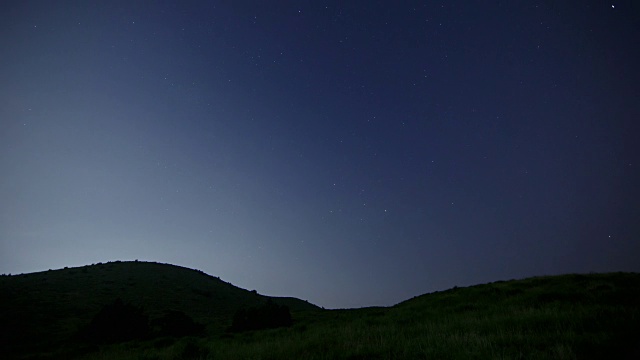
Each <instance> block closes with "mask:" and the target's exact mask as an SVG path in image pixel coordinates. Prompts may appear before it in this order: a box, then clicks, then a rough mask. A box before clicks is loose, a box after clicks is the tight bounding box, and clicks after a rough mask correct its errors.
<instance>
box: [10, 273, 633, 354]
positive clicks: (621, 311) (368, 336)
mask: <svg viewBox="0 0 640 360" xmlns="http://www.w3.org/2000/svg"><path fill="white" fill-rule="evenodd" d="M116 296H118V297H121V298H122V299H124V300H125V301H129V302H132V303H134V304H138V305H142V306H144V308H145V311H146V312H147V313H149V314H151V315H152V317H153V316H157V315H158V314H159V313H160V312H162V311H163V310H164V309H167V308H171V309H176V310H181V311H183V312H185V313H187V314H188V315H190V316H192V317H193V318H194V319H195V320H196V321H199V322H202V323H206V324H207V325H208V330H209V331H208V335H207V336H206V337H203V338H191V337H188V338H182V339H173V340H170V341H166V340H165V339H158V340H149V341H140V342H138V341H136V342H129V343H122V344H115V345H106V346H101V347H99V348H93V349H88V351H85V352H77V351H76V350H77V346H78V344H77V343H76V344H74V343H73V342H68V344H67V345H65V342H64V341H62V340H64V339H65V337H67V336H68V335H69V334H72V333H73V331H75V330H76V329H77V328H78V326H79V325H81V324H83V323H84V322H86V321H88V319H89V318H90V316H91V315H93V314H94V313H95V312H96V311H97V310H98V309H99V308H100V306H101V304H103V303H104V302H106V301H111V300H112V299H113V298H114V297H116ZM263 301H265V297H262V296H260V295H258V294H255V293H252V292H250V291H247V290H243V289H239V288H237V287H235V286H233V285H231V284H228V283H225V282H223V281H221V280H219V279H217V278H215V277H211V276H208V275H206V274H203V273H201V272H198V271H195V270H190V269H185V268H181V267H176V266H171V265H163V264H154V263H131V262H129V263H110V264H101V265H95V266H87V267H82V268H73V269H65V270H57V271H49V272H43V273H36V274H27V275H19V276H11V277H3V278H0V305H1V308H0V309H1V310H0V321H1V322H0V324H2V327H1V328H2V329H3V333H2V334H0V336H2V339H9V340H10V341H16V342H18V343H20V341H21V339H23V338H21V337H22V336H27V337H25V338H24V339H27V340H26V341H27V342H26V344H27V345H29V346H30V347H29V348H28V349H27V348H23V349H18V350H20V352H19V353H15V356H14V357H21V358H23V355H25V354H27V355H28V354H29V353H31V354H36V353H38V352H39V353H40V355H42V354H45V355H46V354H49V355H51V356H50V357H48V358H78V359H82V360H93V359H131V360H133V359H157V360H178V359H469V358H474V359H613V358H615V359H637V358H640V346H639V344H640V342H639V341H640V335H638V334H640V274H636V273H610V274H588V275H578V274H572V275H560V276H545V277H534V278H529V279H523V280H511V281H498V282H494V283H490V284H482V285H476V286H470V287H465V288H453V289H450V290H447V291H441V292H435V293H431V294H425V295H421V296H417V297H414V298H413V299H409V300H407V301H404V302H402V303H400V304H397V305H395V306H392V307H372V308H362V309H342V310H320V309H318V308H317V307H315V306H314V305H311V304H309V303H307V302H304V301H302V300H298V299H293V298H285V299H276V301H279V302H280V303H282V302H286V305H288V306H289V307H291V308H292V314H293V315H294V319H295V320H296V321H295V323H294V325H293V326H292V327H288V328H277V329H268V330H260V331H252V332H245V333H236V334H228V333H222V330H223V328H224V327H226V326H228V324H229V322H230V319H231V316H232V315H233V312H234V311H235V309H237V308H238V307H239V306H241V305H243V304H246V305H253V304H258V303H261V302H263ZM7 325H9V326H7ZM15 329H17V330H15ZM7 330H9V331H8V332H7ZM11 330H13V332H11ZM11 339H13V340H11ZM43 339H49V340H43ZM23 343H24V341H23ZM36 345H39V348H40V349H41V350H40V351H33V346H36ZM53 345H55V346H53ZM65 346H68V348H65ZM74 346H75V348H74ZM69 349H71V350H69ZM27 350H28V351H27ZM5 354H6V353H3V354H2V355H5ZM2 358H7V357H6V356H2Z"/></svg>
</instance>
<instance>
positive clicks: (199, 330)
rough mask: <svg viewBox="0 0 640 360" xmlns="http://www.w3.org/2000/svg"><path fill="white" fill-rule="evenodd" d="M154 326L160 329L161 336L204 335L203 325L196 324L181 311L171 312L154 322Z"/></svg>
mask: <svg viewBox="0 0 640 360" xmlns="http://www.w3.org/2000/svg"><path fill="white" fill-rule="evenodd" d="M154 325H156V326H158V327H159V328H160V335H161V336H174V337H181V336H189V335H202V334H204V325H202V324H198V323H196V322H195V321H193V319H192V318H191V317H189V315H187V314H185V313H183V312H182V311H177V310H171V311H167V312H165V314H164V315H163V316H162V317H161V318H159V319H157V320H155V321H154Z"/></svg>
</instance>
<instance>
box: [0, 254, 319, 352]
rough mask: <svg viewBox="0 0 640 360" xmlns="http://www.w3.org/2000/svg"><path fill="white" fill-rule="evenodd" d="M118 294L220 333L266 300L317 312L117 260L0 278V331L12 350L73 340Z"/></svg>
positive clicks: (178, 271) (168, 268) (199, 277)
mask: <svg viewBox="0 0 640 360" xmlns="http://www.w3.org/2000/svg"><path fill="white" fill-rule="evenodd" d="M116 299H121V300H122V301H123V302H125V303H127V304H131V305H133V306H136V307H140V308H141V309H143V310H144V312H145V314H147V315H148V316H149V318H150V319H151V321H154V320H158V319H161V318H162V317H163V316H166V313H167V312H168V311H172V312H180V313H183V314H186V315H187V316H189V317H190V318H193V319H196V320H197V321H198V322H199V323H201V324H204V325H206V329H207V333H208V334H219V333H222V332H223V331H224V330H225V329H226V328H227V327H229V326H230V325H231V323H232V320H233V315H234V313H235V312H237V311H238V310H239V309H242V308H248V307H256V306H260V305H262V304H264V303H266V302H267V300H270V301H272V302H273V303H275V304H278V305H283V306H287V307H288V308H289V309H290V310H291V312H292V313H293V314H296V313H300V312H305V311H313V310H318V309H319V308H318V307H317V306H316V305H313V304H311V303H309V302H306V301H303V300H300V299H296V298H290V297H269V296H264V295H261V294H258V293H257V292H255V291H249V290H245V289H241V288H239V287H236V286H234V285H232V284H230V283H227V282H225V281H223V280H221V279H220V278H218V277H214V276H210V275H207V274H205V273H204V272H202V271H199V270H193V269H188V268H185V267H180V266H176V265H169V264H161V263H154V262H142V261H122V262H121V261H116V262H108V263H99V264H95V265H87V266H82V267H75V268H64V269H59V270H49V271H43V272H37V273H30V274H21V275H13V276H3V277H0V336H1V337H2V339H3V341H6V344H9V346H10V347H14V348H15V349H14V350H15V351H21V350H24V349H23V347H24V348H28V349H29V350H32V349H34V348H47V347H48V346H50V345H51V344H56V343H59V342H62V341H65V340H67V339H70V338H73V337H74V336H75V334H77V332H78V329H81V328H82V327H83V326H85V325H86V324H88V323H89V322H90V321H91V319H92V317H93V316H95V315H96V314H97V313H98V312H99V311H100V310H101V309H102V308H103V307H104V306H105V305H107V304H109V303H112V302H113V301H115V300H116Z"/></svg>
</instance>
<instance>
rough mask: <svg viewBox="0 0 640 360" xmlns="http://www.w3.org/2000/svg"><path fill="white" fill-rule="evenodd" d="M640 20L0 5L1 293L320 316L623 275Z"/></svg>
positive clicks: (566, 9) (297, 8)
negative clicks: (178, 273)
mask: <svg viewBox="0 0 640 360" xmlns="http://www.w3.org/2000/svg"><path fill="white" fill-rule="evenodd" d="M639 9H640V7H639V5H637V4H634V2H633V1H621V2H616V3H615V4H611V3H608V2H602V1H586V2H581V3H580V4H577V5H576V4H564V3H562V4H556V3H552V2H545V1H542V2H524V3H511V2H507V3H504V2H485V1H446V2H435V1H434V2H431V1H429V2H424V1H400V2H391V1H378V2H368V1H367V2H365V1H352V2H347V3H344V2H338V1H313V2H294V1H281V2H277V3H271V2H263V1H244V2H241V1H210V2H209V1H179V2H178V1H175V2H174V1H167V2H163V3H162V4H156V3H155V2H147V1H140V2H133V3H132V2H129V1H109V2H86V1H61V2H56V3H52V2H47V1H32V2H31V1H30V2H24V1H5V2H3V3H2V5H0V33H1V34H3V35H2V36H0V53H1V54H3V56H2V59H0V78H1V79H2V81H1V82H0V171H1V173H2V177H1V178H0V273H14V274H16V273H26V272H34V271H42V270H47V269H49V268H52V269H55V268H62V267H65V266H81V265H86V264H91V263H97V262H106V261H113V260H134V259H140V260H145V261H156V262H163V263H171V264H176V265H180V266H185V267H189V268H195V269H199V270H202V271H204V272H206V273H208V274H211V275H213V276H219V277H220V278H221V279H223V280H225V281H228V282H231V283H232V284H234V285H236V286H239V287H242V288H246V289H250V290H251V289H256V290H257V291H258V292H260V293H262V294H266V295H274V296H294V297H298V298H301V299H305V300H308V301H310V302H312V303H314V304H317V305H320V306H324V307H327V308H339V307H361V306H371V305H393V304H395V303H397V302H400V301H403V300H406V299H408V298H410V297H412V296H415V295H420V294H423V293H426V292H431V291H436V290H443V289H447V288H450V287H453V286H456V285H457V286H465V285H472V284H476V283H482V282H490V281H495V280H505V279H512V278H521V277H526V276H533V275H544V274H560V273H568V272H589V271H596V272H604V271H640V264H639V263H638V261H637V259H638V258H640V238H639V235H640V196H639V195H640V194H639V186H638V184H640V171H639V165H640V162H639V161H638V155H639V154H640V148H639V146H640V145H639V142H638V140H637V139H638V133H639V132H638V130H640V126H639V125H638V124H639V119H640V101H638V99H639V98H640V85H639V84H640V71H639V70H638V65H637V64H640V47H638V46H637V39H639V38H640V26H639V25H638V24H640V10H639Z"/></svg>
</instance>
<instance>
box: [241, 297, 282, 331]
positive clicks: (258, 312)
mask: <svg viewBox="0 0 640 360" xmlns="http://www.w3.org/2000/svg"><path fill="white" fill-rule="evenodd" d="M292 323H293V320H292V319H291V313H290V312H289V308H288V307H287V306H284V305H282V306H280V305H278V304H275V303H274V302H272V301H271V299H269V300H268V301H267V303H266V304H264V305H262V306H259V307H252V308H248V309H239V310H238V311H236V313H235V314H234V316H233V323H232V325H231V327H230V328H229V331H232V332H238V331H247V330H260V329H270V328H277V327H283V326H291V324H292Z"/></svg>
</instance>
